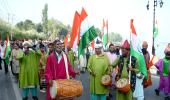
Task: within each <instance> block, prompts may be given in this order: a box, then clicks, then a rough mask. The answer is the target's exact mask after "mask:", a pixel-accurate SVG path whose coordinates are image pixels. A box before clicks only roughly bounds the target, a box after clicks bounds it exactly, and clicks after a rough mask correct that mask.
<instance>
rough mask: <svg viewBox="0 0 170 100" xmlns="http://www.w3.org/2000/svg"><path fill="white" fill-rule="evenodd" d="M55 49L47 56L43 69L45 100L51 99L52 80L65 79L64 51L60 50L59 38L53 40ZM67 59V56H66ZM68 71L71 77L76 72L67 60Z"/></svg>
mask: <svg viewBox="0 0 170 100" xmlns="http://www.w3.org/2000/svg"><path fill="white" fill-rule="evenodd" d="M54 45H55V50H54V51H53V52H52V53H51V54H50V55H49V56H48V58H47V64H46V69H45V77H46V82H47V90H46V91H47V96H46V100H52V98H51V96H50V92H49V89H50V86H52V84H53V80H56V79H66V71H65V63H64V62H65V61H64V56H63V55H64V52H63V51H62V43H61V41H60V40H59V39H57V40H55V41H54ZM67 61H69V60H68V58H67ZM68 71H69V72H68V73H69V75H70V76H72V77H73V78H74V77H75V75H76V73H75V72H74V70H73V68H72V66H71V64H70V62H68Z"/></svg>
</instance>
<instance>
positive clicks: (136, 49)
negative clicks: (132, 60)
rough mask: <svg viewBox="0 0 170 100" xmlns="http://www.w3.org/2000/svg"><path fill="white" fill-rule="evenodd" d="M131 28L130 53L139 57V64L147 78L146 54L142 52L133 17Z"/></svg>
mask: <svg viewBox="0 0 170 100" xmlns="http://www.w3.org/2000/svg"><path fill="white" fill-rule="evenodd" d="M130 28H131V39H130V54H131V56H134V57H136V58H137V61H138V64H139V70H140V72H141V73H142V74H143V75H144V76H145V77H146V78H147V76H148V75H147V69H146V63H145V59H144V56H143V54H142V52H141V47H140V43H139V40H138V37H137V33H136V30H135V27H134V25H133V19H131V22H130Z"/></svg>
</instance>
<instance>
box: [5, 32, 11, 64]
mask: <svg viewBox="0 0 170 100" xmlns="http://www.w3.org/2000/svg"><path fill="white" fill-rule="evenodd" d="M10 52H11V46H10V41H9V36H8V35H7V37H6V48H5V51H4V58H5V62H6V63H7V64H9V54H10Z"/></svg>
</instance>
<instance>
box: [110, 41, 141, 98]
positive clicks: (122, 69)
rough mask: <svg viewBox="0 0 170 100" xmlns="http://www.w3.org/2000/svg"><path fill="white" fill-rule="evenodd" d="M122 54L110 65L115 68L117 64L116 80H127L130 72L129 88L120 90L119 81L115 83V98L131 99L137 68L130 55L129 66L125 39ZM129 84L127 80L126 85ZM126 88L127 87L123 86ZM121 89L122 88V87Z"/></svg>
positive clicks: (134, 60) (128, 53)
mask: <svg viewBox="0 0 170 100" xmlns="http://www.w3.org/2000/svg"><path fill="white" fill-rule="evenodd" d="M121 52H122V56H120V57H118V58H117V59H116V60H115V61H114V62H113V64H112V66H113V67H114V68H115V67H116V66H117V65H118V74H117V75H116V81H117V82H118V81H119V80H121V79H123V78H124V79H125V82H127V81H126V79H127V80H129V72H131V75H130V89H129V90H128V92H126V93H125V92H123V91H120V90H119V89H118V88H119V87H118V86H121V83H122V82H120V83H116V85H117V86H116V87H117V90H116V100H132V98H133V95H132V92H134V90H135V84H136V73H138V72H139V69H138V63H137V60H136V58H135V57H133V56H132V57H131V66H129V63H130V61H129V60H130V44H129V42H128V41H127V40H126V41H125V42H124V44H123V45H122V47H121ZM123 84H124V83H123ZM128 84H129V81H128V82H127V85H128ZM124 89H127V88H124ZM122 90H123V89H122Z"/></svg>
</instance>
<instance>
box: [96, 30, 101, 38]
mask: <svg viewBox="0 0 170 100" xmlns="http://www.w3.org/2000/svg"><path fill="white" fill-rule="evenodd" d="M96 33H97V34H98V36H99V37H100V38H102V32H101V30H100V29H99V28H96Z"/></svg>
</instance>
